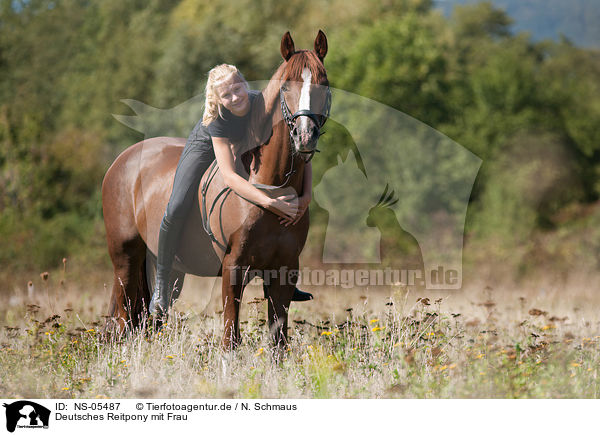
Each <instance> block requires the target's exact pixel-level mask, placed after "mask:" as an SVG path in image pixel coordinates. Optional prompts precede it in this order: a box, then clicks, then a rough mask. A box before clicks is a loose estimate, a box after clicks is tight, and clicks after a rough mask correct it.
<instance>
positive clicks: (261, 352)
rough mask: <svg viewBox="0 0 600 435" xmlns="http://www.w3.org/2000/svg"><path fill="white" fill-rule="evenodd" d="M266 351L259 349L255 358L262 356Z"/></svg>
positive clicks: (262, 348)
mask: <svg viewBox="0 0 600 435" xmlns="http://www.w3.org/2000/svg"><path fill="white" fill-rule="evenodd" d="M264 351H265V349H264V347H261V348H260V349H258V351H257V352H256V354H255V356H259V355H262V354H263V352H264Z"/></svg>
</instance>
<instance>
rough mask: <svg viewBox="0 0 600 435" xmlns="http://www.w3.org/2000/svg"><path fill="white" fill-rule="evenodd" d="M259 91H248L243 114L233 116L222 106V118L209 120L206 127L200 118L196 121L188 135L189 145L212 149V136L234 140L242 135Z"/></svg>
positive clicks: (244, 132)
mask: <svg viewBox="0 0 600 435" xmlns="http://www.w3.org/2000/svg"><path fill="white" fill-rule="evenodd" d="M259 93H260V91H248V99H249V100H250V110H248V113H246V115H244V116H235V115H234V114H232V113H231V112H230V111H229V110H227V109H225V108H224V107H223V108H222V112H223V118H221V117H220V116H219V117H217V119H215V120H214V121H213V122H211V123H210V124H209V125H208V127H205V126H204V125H203V124H202V120H200V121H198V123H197V124H196V126H195V127H194V129H193V130H192V132H191V133H190V136H189V138H188V143H190V144H191V145H200V146H202V147H203V148H207V147H210V149H211V150H212V138H213V137H226V138H228V139H229V140H230V141H231V142H236V141H238V140H240V139H242V138H243V137H244V135H245V134H246V130H247V128H248V122H249V121H250V113H251V112H252V104H253V102H254V99H255V98H256V96H257V95H258V94H259Z"/></svg>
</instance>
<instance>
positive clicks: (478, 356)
mask: <svg viewBox="0 0 600 435" xmlns="http://www.w3.org/2000/svg"><path fill="white" fill-rule="evenodd" d="M484 356H485V355H484V354H482V353H480V354H479V355H477V356H476V357H475V358H477V359H481V358H483V357H484Z"/></svg>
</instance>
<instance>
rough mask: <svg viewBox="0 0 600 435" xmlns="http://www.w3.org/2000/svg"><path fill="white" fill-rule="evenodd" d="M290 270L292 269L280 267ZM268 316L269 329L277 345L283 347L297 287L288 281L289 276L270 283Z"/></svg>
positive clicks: (285, 342)
mask: <svg viewBox="0 0 600 435" xmlns="http://www.w3.org/2000/svg"><path fill="white" fill-rule="evenodd" d="M280 270H290V269H286V268H283V269H280ZM267 287H268V305H269V310H268V316H269V331H270V332H271V335H272V337H273V343H274V344H275V346H276V347H278V348H282V347H283V346H284V345H286V344H287V328H288V311H289V308H290V302H291V301H292V296H293V294H294V289H295V288H296V283H295V282H294V283H292V282H288V277H286V276H284V277H283V278H282V277H278V279H276V280H274V281H273V282H271V283H269V284H268V286H267Z"/></svg>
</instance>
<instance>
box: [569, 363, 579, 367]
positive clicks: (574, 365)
mask: <svg viewBox="0 0 600 435" xmlns="http://www.w3.org/2000/svg"><path fill="white" fill-rule="evenodd" d="M579 366H581V364H579V363H576V362H574V363H571V367H579Z"/></svg>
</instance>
